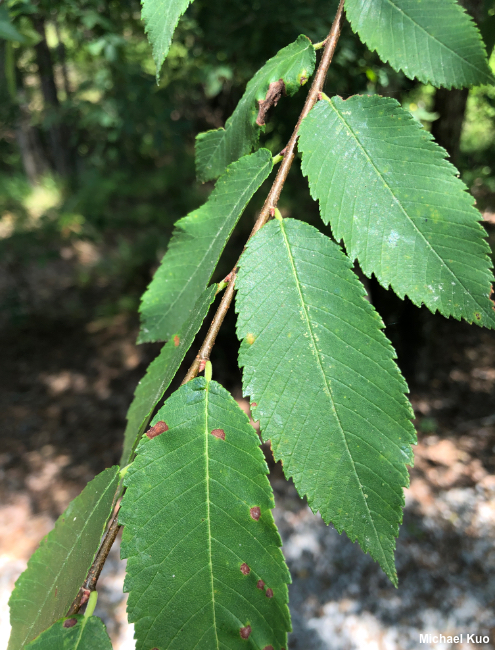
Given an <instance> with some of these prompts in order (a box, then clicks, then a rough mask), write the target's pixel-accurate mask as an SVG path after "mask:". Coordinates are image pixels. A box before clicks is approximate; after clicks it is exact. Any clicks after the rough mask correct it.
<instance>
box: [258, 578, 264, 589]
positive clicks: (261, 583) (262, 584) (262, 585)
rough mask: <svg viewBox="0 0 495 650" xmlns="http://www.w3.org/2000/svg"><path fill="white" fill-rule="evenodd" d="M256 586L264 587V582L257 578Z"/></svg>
mask: <svg viewBox="0 0 495 650" xmlns="http://www.w3.org/2000/svg"><path fill="white" fill-rule="evenodd" d="M256 586H257V587H258V589H264V588H265V583H264V582H263V580H258V583H257V585H256Z"/></svg>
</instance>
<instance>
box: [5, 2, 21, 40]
mask: <svg viewBox="0 0 495 650" xmlns="http://www.w3.org/2000/svg"><path fill="white" fill-rule="evenodd" d="M0 38H3V39H4V40H7V41H17V42H18V43H25V42H26V39H25V38H24V36H23V35H22V34H21V33H20V32H19V31H17V29H16V28H15V27H14V25H13V24H12V21H11V20H10V16H9V12H8V11H7V9H6V8H5V7H0Z"/></svg>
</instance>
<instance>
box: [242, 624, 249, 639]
mask: <svg viewBox="0 0 495 650" xmlns="http://www.w3.org/2000/svg"><path fill="white" fill-rule="evenodd" d="M239 634H240V635H241V639H249V635H250V634H251V626H250V625H246V627H241V629H240V630H239Z"/></svg>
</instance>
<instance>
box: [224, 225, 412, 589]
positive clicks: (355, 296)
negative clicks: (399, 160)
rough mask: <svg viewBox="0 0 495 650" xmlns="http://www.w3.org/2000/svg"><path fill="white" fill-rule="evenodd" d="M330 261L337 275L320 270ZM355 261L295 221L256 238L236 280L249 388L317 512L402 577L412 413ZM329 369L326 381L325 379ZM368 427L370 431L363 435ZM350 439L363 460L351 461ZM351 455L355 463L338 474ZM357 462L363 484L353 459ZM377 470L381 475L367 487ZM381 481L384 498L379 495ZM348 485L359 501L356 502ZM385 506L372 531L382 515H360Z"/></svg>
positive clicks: (265, 430)
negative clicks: (400, 540)
mask: <svg viewBox="0 0 495 650" xmlns="http://www.w3.org/2000/svg"><path fill="white" fill-rule="evenodd" d="M283 230H286V231H287V232H288V233H289V234H288V235H287V237H288V239H289V240H290V241H291V245H293V247H294V250H293V251H292V254H291V255H288V253H287V250H286V245H285V243H284V235H283V233H282V231H283ZM294 242H298V244H297V245H296V244H295V243H294ZM291 256H292V258H293V259H292V260H291V259H290V258H291ZM325 260H326V261H325ZM322 263H325V264H327V265H330V267H332V266H333V272H330V270H329V269H327V270H325V273H323V274H321V273H318V268H319V266H321V264H322ZM351 266H352V265H351V262H350V260H349V259H348V258H347V257H346V256H345V255H344V254H343V253H342V251H341V250H340V248H339V247H338V246H337V245H336V244H335V243H333V242H332V241H331V240H330V239H329V238H328V237H326V236H324V235H322V234H321V233H320V232H319V231H317V230H316V229H315V228H313V227H312V226H309V225H308V224H304V223H302V222H300V221H296V220H293V219H284V220H283V222H278V221H276V220H274V221H272V222H269V223H268V224H267V225H266V226H264V228H262V229H261V230H260V231H259V232H258V233H256V235H255V236H254V237H253V238H252V239H251V240H250V242H249V244H248V246H247V249H246V251H245V252H244V253H243V256H242V257H241V261H240V270H239V275H238V279H237V283H236V286H237V296H236V311H237V313H238V321H237V335H238V338H239V339H240V340H241V341H242V342H241V347H240V352H239V365H240V367H242V369H243V394H244V395H245V396H246V397H247V396H249V398H250V400H252V412H253V417H254V418H255V419H256V420H259V421H260V424H261V431H262V435H263V439H264V440H267V439H269V440H270V441H271V447H272V451H273V453H274V457H275V459H276V460H281V461H282V463H283V467H284V473H285V475H286V477H292V478H293V480H294V484H295V486H296V488H297V490H298V492H299V494H300V495H306V496H307V498H308V503H309V505H310V507H311V509H312V510H313V511H314V512H316V511H318V510H319V512H320V514H321V516H322V517H323V519H324V520H325V521H326V522H327V523H328V522H329V521H331V522H332V523H333V524H334V526H335V527H336V528H337V530H338V531H339V532H342V530H345V531H346V533H347V535H348V536H349V538H350V539H351V540H352V541H355V540H356V539H357V540H358V541H359V543H360V545H361V547H362V548H363V550H364V551H365V552H368V553H370V555H371V556H372V557H373V558H374V559H375V560H377V561H378V562H379V563H380V564H381V566H382V568H383V570H384V571H385V573H387V575H388V576H389V578H390V579H391V581H392V582H393V583H394V584H397V576H396V571H395V567H394V561H393V553H394V549H395V537H396V536H397V534H398V528H399V524H400V523H401V521H402V506H403V505H404V495H403V490H402V488H403V487H407V485H408V484H409V475H408V472H407V468H406V465H407V464H408V465H412V462H413V455H412V449H411V444H413V443H415V435H414V429H413V427H412V424H411V419H412V417H413V413H412V410H411V407H410V405H409V402H408V400H407V398H406V396H405V392H406V391H407V385H406V383H405V381H404V379H403V377H402V375H401V374H400V371H399V370H398V368H397V366H396V364H395V363H394V361H393V359H394V358H395V351H394V350H393V348H392V346H391V345H390V343H389V341H388V339H387V338H386V337H385V334H384V333H383V331H382V328H383V322H382V321H381V318H380V317H379V315H378V314H377V313H376V311H375V310H374V309H373V307H372V306H371V305H370V303H369V302H368V301H367V300H366V298H365V290H364V287H363V286H362V284H361V283H360V282H359V280H358V279H357V278H356V276H355V275H354V273H353V272H352V270H351ZM330 267H329V268H330ZM294 269H295V270H294ZM296 271H297V272H296ZM297 273H302V274H303V275H301V279H300V280H294V278H296V276H297ZM291 276H292V277H291ZM319 276H320V277H319ZM340 276H344V277H343V278H342V277H340ZM289 283H290V285H289ZM306 294H307V298H304V295H306ZM351 298H352V299H351ZM303 300H306V302H307V304H306V307H305V306H304V304H303ZM324 319H325V320H326V325H325V322H324ZM309 324H311V327H308V325H309ZM332 329H333V332H332V331H331V330H332ZM315 332H316V334H315ZM353 339H354V343H353ZM351 365H353V366H354V367H351ZM318 366H319V367H318ZM325 373H327V375H328V377H327V380H328V381H320V379H321V377H320V375H325ZM371 377H373V379H371ZM315 378H316V379H315ZM353 382H354V384H355V385H354V386H353ZM370 391H371V392H370ZM377 396H378V398H379V399H378V400H377V399H376V398H377ZM373 400H374V401H375V402H377V404H375V403H374V401H373ZM363 431H368V432H370V433H369V434H366V435H365V436H364V437H362V432H363ZM360 446H361V448H360ZM351 448H352V454H353V455H354V458H355V459H356V461H354V460H353V459H352V458H350V460H349V459H347V460H346V454H347V455H349V456H351V452H350V451H349V449H351ZM364 450H366V453H365V451H364ZM366 454H368V456H369V458H371V460H369V458H368V461H366V458H367V456H366ZM344 461H345V462H346V463H347V465H346V468H347V469H346V470H345V471H340V467H341V466H342V465H343V464H344ZM351 461H352V462H351ZM355 462H359V463H360V468H364V469H359V471H360V472H361V474H362V475H366V476H365V479H366V480H365V481H363V479H362V478H360V477H359V475H358V473H356V471H355V467H354V469H353V467H351V465H355ZM366 462H367V465H366ZM371 465H373V469H372V468H371ZM380 473H381V474H383V477H382V478H383V482H382V483H381V484H380V485H378V486H376V485H375V486H374V487H375V488H377V490H378V492H377V490H376V489H375V492H371V491H370V489H369V488H370V486H372V485H373V484H374V483H376V481H377V478H376V477H377V476H380V475H381V474H380ZM389 474H390V476H392V478H391V479H389V478H386V477H388V475H389ZM352 481H354V486H353V485H351V483H352ZM387 481H389V483H387ZM366 482H367V484H366ZM351 488H352V489H351ZM384 488H385V490H386V493H387V495H388V496H387V498H386V499H385V502H386V503H387V504H388V505H386V506H384V505H383V498H382V497H381V496H380V494H379V492H380V491H382V492H383V490H384ZM347 493H349V494H351V493H352V494H353V495H354V497H355V498H356V499H358V500H359V507H360V508H361V510H360V511H358V509H357V507H356V506H354V507H353V506H352V498H351V496H348V495H347ZM377 504H379V505H380V506H381V507H382V510H383V513H382V514H383V516H382V514H380V515H379V516H378V515H376V517H375V519H376V520H377V521H379V531H375V532H376V534H375V532H373V530H374V528H376V524H375V522H374V521H365V522H364V523H363V520H364V518H365V517H368V519H369V518H371V512H370V508H376V507H377ZM378 512H379V508H378ZM375 514H376V512H375ZM379 517H381V519H379ZM387 517H388V519H387ZM387 522H388V523H387ZM370 531H371V532H370ZM371 533H373V535H374V538H373V539H371Z"/></svg>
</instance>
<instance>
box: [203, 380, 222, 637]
mask: <svg viewBox="0 0 495 650" xmlns="http://www.w3.org/2000/svg"><path fill="white" fill-rule="evenodd" d="M209 391H210V383H209V382H206V386H205V478H206V482H205V485H206V521H207V533H208V566H209V569H210V583H211V608H212V612H213V629H214V630H215V641H216V647H217V650H220V644H219V640H218V634H217V622H216V612H215V585H214V580H213V555H212V548H211V513H210V454H209V437H208V401H209V399H208V398H209Z"/></svg>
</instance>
